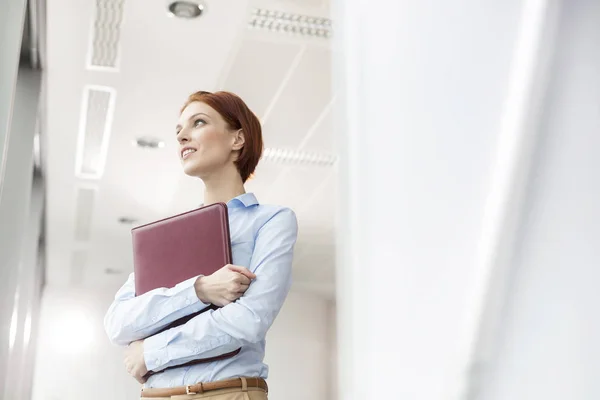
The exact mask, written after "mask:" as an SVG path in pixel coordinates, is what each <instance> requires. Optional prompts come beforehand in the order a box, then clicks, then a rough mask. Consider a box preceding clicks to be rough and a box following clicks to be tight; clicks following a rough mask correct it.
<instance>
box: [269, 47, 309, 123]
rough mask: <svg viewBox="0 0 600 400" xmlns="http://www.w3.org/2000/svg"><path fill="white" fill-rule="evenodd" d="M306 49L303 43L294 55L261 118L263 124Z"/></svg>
mask: <svg viewBox="0 0 600 400" xmlns="http://www.w3.org/2000/svg"><path fill="white" fill-rule="evenodd" d="M306 49H307V46H306V45H302V47H300V50H299V51H298V53H297V54H296V57H294V60H293V61H292V64H291V65H290V67H289V68H288V70H287V72H286V74H285V76H284V77H283V79H282V80H281V84H280V85H279V87H278V88H277V91H276V92H275V94H274V95H273V97H272V99H271V101H270V102H269V105H268V107H267V109H266V110H265V114H264V115H263V116H262V118H261V119H260V122H261V124H262V125H263V126H264V124H265V123H266V122H267V120H268V119H269V116H270V115H271V112H272V111H273V109H274V108H275V105H276V104H277V102H278V101H279V98H280V97H281V95H282V93H283V91H284V90H285V88H286V87H287V85H288V83H289V81H290V80H291V79H292V76H293V75H294V73H295V72H296V69H298V65H300V61H302V57H303V56H304V53H305V52H306Z"/></svg>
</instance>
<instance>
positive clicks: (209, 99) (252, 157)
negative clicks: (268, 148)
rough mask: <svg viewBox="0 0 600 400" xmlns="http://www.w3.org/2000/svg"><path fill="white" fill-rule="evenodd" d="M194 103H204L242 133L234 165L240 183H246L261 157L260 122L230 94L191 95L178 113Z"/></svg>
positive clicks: (202, 93)
mask: <svg viewBox="0 0 600 400" xmlns="http://www.w3.org/2000/svg"><path fill="white" fill-rule="evenodd" d="M194 101H199V102H201V103H205V104H207V105H208V106H210V107H212V108H213V109H215V111H217V112H218V113H219V114H220V115H221V117H222V118H223V119H224V120H225V122H226V123H227V125H228V126H229V128H230V129H232V130H238V129H241V130H242V132H244V140H245V143H244V147H242V150H241V151H240V155H239V157H238V159H237V160H236V161H235V165H236V167H237V169H238V172H239V173H240V176H241V177H242V182H244V183H245V182H246V181H247V180H248V178H249V177H250V176H251V175H252V173H254V170H255V169H256V165H257V164H258V161H259V160H260V157H261V156H262V151H263V139H262V128H261V126H260V121H259V120H258V118H257V117H256V115H255V114H254V113H253V112H252V111H251V110H250V109H249V108H248V106H247V105H246V103H244V101H243V100H242V99H241V98H240V97H239V96H237V95H235V94H233V93H231V92H215V93H211V92H204V91H199V92H196V93H192V94H191V95H190V96H189V97H188V99H187V100H186V102H185V104H184V105H183V107H182V108H181V111H180V112H183V110H185V108H186V107H187V106H188V105H189V104H190V103H193V102H194Z"/></svg>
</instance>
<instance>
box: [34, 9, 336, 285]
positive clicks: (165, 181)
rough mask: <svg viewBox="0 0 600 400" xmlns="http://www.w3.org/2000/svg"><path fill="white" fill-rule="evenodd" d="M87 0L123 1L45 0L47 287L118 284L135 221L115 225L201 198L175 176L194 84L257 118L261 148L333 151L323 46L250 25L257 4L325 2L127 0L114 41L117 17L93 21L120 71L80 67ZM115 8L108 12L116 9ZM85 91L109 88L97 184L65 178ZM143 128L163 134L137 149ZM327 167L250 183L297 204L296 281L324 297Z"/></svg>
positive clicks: (268, 164) (331, 192) (329, 251)
mask: <svg viewBox="0 0 600 400" xmlns="http://www.w3.org/2000/svg"><path fill="white" fill-rule="evenodd" d="M97 2H99V3H106V4H111V3H114V4H118V3H119V1H116V0H115V1H112V0H86V1H81V0H48V10H47V18H48V28H47V30H48V36H47V49H48V50H47V51H48V65H47V70H46V72H47V75H46V78H47V121H46V123H47V126H46V132H47V135H46V140H45V164H46V165H45V168H46V173H47V180H48V203H47V239H46V242H47V269H48V282H49V284H51V285H94V286H98V285H112V286H114V285H118V284H121V283H122V282H123V281H124V280H125V279H126V276H127V274H128V273H129V272H130V271H131V270H132V256H131V236H130V229H131V227H132V225H124V224H121V223H119V222H118V219H119V218H120V217H131V218H134V219H136V220H137V222H136V224H138V223H144V222H149V221H152V220H155V219H158V218H161V217H165V216H168V215H172V214H175V213H178V212H182V211H185V210H189V209H191V208H193V207H196V206H197V205H199V204H200V203H201V202H202V193H203V189H202V183H201V181H199V180H197V179H193V178H189V177H187V176H186V175H184V174H183V172H182V171H181V168H180V165H179V161H178V157H177V155H176V149H177V143H176V141H175V135H174V133H173V132H174V128H173V126H174V124H175V121H176V118H177V113H178V110H179V108H180V106H181V104H182V102H183V101H184V100H185V98H186V96H187V95H188V94H190V93H191V92H193V91H196V90H201V89H202V90H211V91H212V90H218V89H224V90H230V91H233V92H235V93H237V94H239V95H240V96H241V97H242V98H243V99H245V100H246V102H247V103H248V105H249V106H250V108H252V109H253V110H254V111H255V112H256V113H257V115H259V117H260V118H261V120H262V122H263V127H264V138H265V145H266V147H268V148H282V149H287V150H303V151H310V152H314V153H319V154H325V155H332V154H335V149H334V148H333V134H332V131H333V126H332V115H331V112H330V110H331V105H332V103H333V101H334V94H333V93H332V91H331V75H330V62H331V61H330V58H331V54H330V49H329V46H330V43H329V40H327V39H321V38H303V37H292V36H289V35H284V34H280V33H276V32H270V31H260V30H251V29H249V28H247V23H248V19H249V16H250V12H251V9H252V8H254V7H260V8H266V9H271V10H278V11H286V12H295V13H300V14H303V15H310V16H319V17H327V16H328V12H329V10H328V4H327V2H326V1H325V0H296V1H294V0H280V1H247V0H246V1H242V0H219V1H216V0H214V1H208V2H207V4H206V12H205V14H204V15H203V16H202V17H201V18H199V19H197V20H181V19H177V18H172V17H169V16H168V15H167V13H166V5H167V2H166V1H144V0H125V2H124V7H123V14H122V15H123V17H122V23H121V25H120V36H115V35H114V33H115V32H117V31H116V30H115V28H116V29H118V28H119V24H118V18H117V19H116V20H108V21H107V20H103V21H96V23H97V24H98V25H97V26H101V25H102V24H104V26H105V27H107V28H106V29H107V31H106V32H108V33H110V34H109V35H106V36H105V37H104V39H106V40H108V41H107V42H101V43H100V44H103V45H105V46H108V45H110V38H111V37H113V38H118V41H117V40H116V41H115V44H117V45H118V48H117V50H118V54H119V58H118V63H117V65H118V68H117V69H116V70H99V69H90V68H88V67H87V66H86V65H87V59H88V55H89V54H90V46H91V45H92V42H93V41H92V40H91V36H92V32H93V27H94V18H95V12H94V10H95V8H96V4H97ZM113 15H114V16H117V17H118V15H119V13H118V8H117V9H116V13H115V14H113ZM115 21H116V22H115ZM86 85H97V86H100V87H102V88H108V89H107V90H112V91H114V110H113V111H114V113H111V111H110V110H108V112H107V110H106V109H103V110H100V111H102V112H100V114H99V115H102V116H104V115H105V114H106V113H108V114H107V115H108V118H109V120H108V121H109V122H110V120H111V119H112V124H110V128H111V129H110V136H109V137H110V141H109V142H108V147H107V152H106V155H105V162H106V164H105V168H104V170H103V172H102V174H101V175H100V176H99V177H98V178H82V177H78V176H77V175H76V173H75V172H76V159H77V149H78V141H79V138H80V135H83V136H84V137H85V135H86V134H87V135H88V137H86V140H88V141H91V136H89V135H91V134H92V133H91V131H92V130H98V129H97V126H98V124H97V123H96V120H93V119H92V117H91V116H88V117H89V121H94V123H93V124H92V123H91V122H90V127H89V128H88V129H87V130H86V129H80V122H81V121H82V120H83V121H84V122H85V118H86V115H87V108H85V107H82V105H81V104H82V99H83V97H84V88H85V87H86ZM103 112H104V113H103ZM89 121H88V122H89ZM104 123H105V121H104V120H103V121H101V124H104ZM84 126H85V124H84ZM95 128H96V129H95ZM140 136H150V137H156V138H158V139H161V140H163V141H164V142H165V147H164V148H160V149H153V150H152V149H140V148H137V147H135V146H133V145H132V140H134V139H135V138H137V137H140ZM90 143H91V142H90ZM97 156H100V157H102V156H103V154H101V153H99V154H98V155H97ZM334 169H335V167H334V166H311V165H295V164H290V163H287V164H286V163H280V162H275V161H270V160H263V161H262V162H261V164H259V167H258V169H257V172H256V176H255V178H254V179H253V180H252V181H250V182H249V184H248V185H247V190H249V191H254V192H255V193H256V194H257V196H258V197H259V200H260V201H261V202H263V203H276V204H283V205H287V206H290V207H292V208H293V209H294V210H295V211H296V213H297V215H298V218H299V222H300V237H299V240H298V245H297V248H296V249H297V252H296V259H295V265H294V274H295V284H296V288H298V289H304V290H311V291H315V292H319V293H322V294H324V295H327V296H331V294H332V292H333V287H334V266H333V264H334V235H333V226H334V219H333V215H334V210H333V202H332V199H333V198H334V196H335V187H336V186H335V182H336V179H335V170H334ZM78 199H79V201H78ZM107 269H110V270H112V273H107Z"/></svg>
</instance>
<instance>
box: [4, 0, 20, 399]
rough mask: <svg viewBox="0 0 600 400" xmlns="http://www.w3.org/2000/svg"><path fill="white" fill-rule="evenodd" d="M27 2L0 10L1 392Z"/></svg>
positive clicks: (11, 2)
mask: <svg viewBox="0 0 600 400" xmlns="http://www.w3.org/2000/svg"><path fill="white" fill-rule="evenodd" d="M26 3H27V2H26V1H25V0H8V1H3V2H2V6H1V10H0V377H2V378H0V394H2V393H4V392H3V389H4V377H5V376H6V368H7V365H6V362H7V361H6V360H7V358H8V357H7V356H8V349H9V342H10V325H11V319H12V318H11V316H12V315H13V304H14V294H15V291H14V284H15V277H16V265H15V259H16V260H18V255H17V250H18V248H17V247H15V245H16V243H15V241H14V238H15V236H14V234H15V232H14V231H13V230H12V229H13V228H14V226H13V224H12V221H11V220H10V218H9V217H10V215H11V213H14V212H15V210H14V209H13V208H11V207H12V206H11V205H9V204H7V203H9V202H8V201H5V200H7V198H8V196H9V195H10V193H9V191H10V187H8V185H9V183H8V179H7V174H6V171H7V164H8V156H9V151H8V150H9V146H10V143H9V133H10V127H11V119H12V116H13V106H14V98H15V90H16V86H17V71H18V67H19V55H20V47H21V37H22V33H23V21H24V18H25V7H26ZM25 216H26V214H24V215H23V217H25ZM15 257H17V258H15Z"/></svg>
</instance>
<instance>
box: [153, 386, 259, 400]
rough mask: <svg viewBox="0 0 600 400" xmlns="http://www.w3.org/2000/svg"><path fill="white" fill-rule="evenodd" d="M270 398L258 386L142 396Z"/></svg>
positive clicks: (187, 399)
mask: <svg viewBox="0 0 600 400" xmlns="http://www.w3.org/2000/svg"><path fill="white" fill-rule="evenodd" d="M196 399H203V400H268V399H267V393H266V392H265V391H264V390H262V389H258V388H248V390H247V391H245V392H244V391H243V390H242V389H221V390H211V391H210V392H206V393H203V394H189V395H188V394H184V395H182V396H171V397H154V398H153V399H150V398H144V397H143V398H142V400H196Z"/></svg>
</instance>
